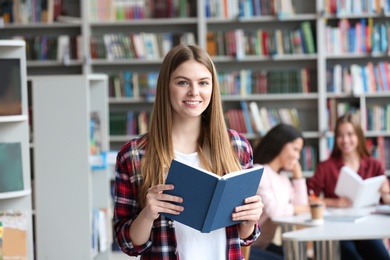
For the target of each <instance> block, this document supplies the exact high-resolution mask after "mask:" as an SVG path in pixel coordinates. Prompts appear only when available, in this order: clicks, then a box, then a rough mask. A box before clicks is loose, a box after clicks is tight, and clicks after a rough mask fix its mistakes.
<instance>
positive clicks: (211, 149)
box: [114, 45, 263, 260]
mask: <svg viewBox="0 0 390 260" xmlns="http://www.w3.org/2000/svg"><path fill="white" fill-rule="evenodd" d="M173 158H178V159H180V160H181V161H185V162H187V163H188V164H191V165H194V166H198V167H203V168H204V169H207V170H210V171H212V172H214V173H216V174H218V175H224V174H228V173H229V172H233V171H236V170H240V169H242V168H250V167H252V166H253V155H252V148H251V146H250V144H249V142H248V141H247V140H246V139H245V138H244V137H243V136H242V135H241V134H239V133H237V132H236V131H233V130H229V129H227V128H226V126H225V121H224V117H223V109H222V103H221V97H220V89H219V85H218V82H217V72H216V70H215V67H214V64H213V62H212V60H211V58H210V57H209V55H208V54H207V52H205V51H204V50H202V49H200V48H198V47H196V46H187V45H179V46H176V47H174V48H173V49H172V50H171V51H170V52H169V53H168V54H167V55H166V57H165V58H164V60H163V63H162V66H161V70H160V73H159V77H158V82H157V92H156V99H155V103H154V107H153V112H152V117H151V122H150V131H149V132H148V133H147V134H145V135H142V136H140V137H139V138H136V139H133V140H130V141H129V142H127V143H126V144H125V145H124V146H123V147H122V149H121V150H120V151H119V153H118V156H117V163H116V182H115V208H114V231H115V235H116V240H117V242H118V245H119V246H120V247H121V249H122V251H123V252H125V253H126V254H128V255H132V256H135V255H141V259H184V260H185V259H243V255H242V251H241V246H248V245H250V244H251V243H252V242H253V241H254V240H256V238H257V237H258V236H259V233H260V230H259V227H258V224H257V220H258V218H259V217H260V215H261V213H262V208H263V204H262V201H261V198H260V196H258V195H255V196H252V197H249V198H247V199H245V201H244V203H243V205H241V206H238V207H236V208H235V211H234V212H233V213H232V216H231V217H232V219H233V220H242V221H243V222H241V223H240V224H236V225H233V226H229V227H226V228H221V229H218V230H215V231H212V232H210V233H200V232H199V231H197V230H195V229H192V228H190V227H187V226H185V225H183V224H181V223H179V222H174V221H172V220H170V219H168V218H165V217H164V216H162V215H160V213H163V212H165V213H171V214H180V212H182V211H183V210H185V208H183V207H182V206H180V205H176V204H174V203H173V202H179V203H180V202H181V201H182V199H181V198H180V197H177V196H171V195H167V194H164V193H163V191H164V190H171V189H174V187H173V185H168V184H167V185H165V184H164V181H165V177H166V173H167V170H168V168H169V166H170V163H171V161H172V159H173Z"/></svg>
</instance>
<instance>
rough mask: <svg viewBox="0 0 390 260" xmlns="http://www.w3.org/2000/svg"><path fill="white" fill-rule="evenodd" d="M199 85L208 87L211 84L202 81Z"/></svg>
mask: <svg viewBox="0 0 390 260" xmlns="http://www.w3.org/2000/svg"><path fill="white" fill-rule="evenodd" d="M199 84H200V85H202V86H206V85H208V84H209V82H208V81H201V82H200V83H199Z"/></svg>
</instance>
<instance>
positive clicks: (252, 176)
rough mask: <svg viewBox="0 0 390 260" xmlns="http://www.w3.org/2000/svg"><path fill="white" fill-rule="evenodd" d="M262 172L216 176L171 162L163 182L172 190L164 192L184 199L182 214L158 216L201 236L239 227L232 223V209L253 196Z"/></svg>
mask: <svg viewBox="0 0 390 260" xmlns="http://www.w3.org/2000/svg"><path fill="white" fill-rule="evenodd" d="M263 170H264V168H263V167H257V168H250V169H244V170H240V171H236V172H232V173H229V174H226V175H224V176H218V175H216V174H214V173H212V172H210V171H206V170H203V169H200V168H196V167H192V166H189V165H187V164H185V163H183V162H180V161H178V160H175V159H174V160H172V163H171V166H170V168H169V172H168V177H167V179H166V181H165V183H166V184H173V185H174V186H175V188H174V189H173V190H168V191H164V193H166V194H170V195H175V196H179V197H181V198H183V203H180V204H178V205H181V206H183V207H184V211H182V212H181V213H180V214H179V215H173V214H168V213H161V214H162V215H164V216H166V217H168V218H170V219H173V220H175V221H178V222H180V223H182V224H185V225H188V226H190V227H192V228H194V229H197V230H199V231H201V232H202V233H208V232H211V231H213V230H216V229H219V228H223V227H227V226H231V225H234V224H238V223H240V221H233V220H232V213H233V212H234V208H235V207H237V206H240V205H242V204H244V200H245V198H248V197H251V196H254V195H255V194H256V191H257V188H258V186H259V183H260V179H261V177H262V175H263Z"/></svg>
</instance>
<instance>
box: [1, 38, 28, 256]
mask: <svg viewBox="0 0 390 260" xmlns="http://www.w3.org/2000/svg"><path fill="white" fill-rule="evenodd" d="M0 67H1V69H0V74H2V73H4V74H3V75H2V76H1V78H2V85H1V88H0V132H1V135H0V159H1V162H0V165H1V166H0V178H1V181H0V183H1V184H0V187H1V188H0V212H1V217H0V219H2V220H3V221H4V223H3V224H2V225H3V231H5V228H7V229H8V230H10V228H12V227H13V226H12V223H10V222H9V221H5V219H4V215H3V214H7V212H9V214H11V215H12V216H15V214H14V213H16V212H24V216H25V217H23V218H24V221H25V222H24V224H21V225H20V230H21V232H22V233H20V235H21V237H20V240H16V241H13V242H11V243H18V246H17V248H16V249H17V252H16V253H17V254H15V255H6V254H7V253H6V252H5V250H6V249H5V244H6V243H9V242H10V240H8V241H7V238H8V239H10V237H9V236H8V237H7V236H6V235H5V233H4V236H3V238H2V244H3V254H4V255H3V256H4V257H26V258H28V259H34V250H33V228H32V197H31V196H32V195H31V181H30V178H31V171H30V154H29V137H28V136H29V135H28V132H29V130H28V111H27V86H26V54H25V43H24V42H23V41H17V40H0ZM8 76H9V77H8ZM11 174H12V176H11ZM13 176H14V177H13ZM11 220H12V219H11ZM0 221H1V220H0ZM14 221H18V222H17V223H19V220H17V219H16V218H15V219H14ZM10 224H11V225H10ZM7 232H10V231H7ZM22 237H24V239H22Z"/></svg>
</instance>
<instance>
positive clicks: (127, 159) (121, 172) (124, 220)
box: [113, 139, 151, 256]
mask: <svg viewBox="0 0 390 260" xmlns="http://www.w3.org/2000/svg"><path fill="white" fill-rule="evenodd" d="M138 141H139V139H133V140H130V141H129V142H127V143H126V144H125V145H124V146H123V147H122V148H121V150H120V151H119V153H118V155H117V161H116V165H115V195H114V223H113V224H114V232H115V239H116V241H117V243H118V245H119V247H120V248H121V249H122V251H123V252H124V253H126V254H128V255H132V256H134V255H138V254H139V253H141V252H142V251H144V250H146V249H147V248H148V247H149V246H150V245H151V241H148V242H147V243H145V244H144V245H141V246H134V245H133V244H132V243H131V240H130V232H129V230H130V225H131V223H132V221H133V220H134V219H135V218H136V217H137V215H138V214H139V212H140V210H141V209H140V206H139V205H138V201H137V194H138V189H139V186H140V184H141V183H142V175H141V174H139V171H137V169H138V168H139V166H140V161H141V158H142V155H143V152H144V150H142V149H138V147H139V144H138Z"/></svg>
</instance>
